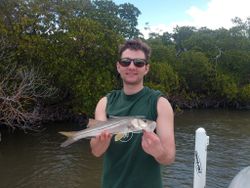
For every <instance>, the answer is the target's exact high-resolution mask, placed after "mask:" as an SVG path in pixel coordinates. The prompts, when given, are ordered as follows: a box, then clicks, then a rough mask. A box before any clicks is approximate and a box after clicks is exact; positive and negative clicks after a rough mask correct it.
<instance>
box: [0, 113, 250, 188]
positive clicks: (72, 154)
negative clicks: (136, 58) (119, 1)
mask: <svg viewBox="0 0 250 188" xmlns="http://www.w3.org/2000/svg"><path fill="white" fill-rule="evenodd" d="M66 126H67V128H69V125H62V124H60V125H56V126H55V125H53V126H52V125H50V126H49V127H50V128H49V129H48V130H46V131H44V132H41V133H35V134H28V135H27V134H26V135H25V134H23V133H15V134H12V135H7V134H2V141H1V142H0V177H1V178H0V187H5V188H8V187H9V188H12V187H21V188H30V187H37V188H39V187H42V188H50V187H60V188H68V187H72V188H74V187H75V188H79V187H91V188H99V187H100V176H101V169H102V160H101V159H100V158H95V157H93V156H92V155H91V154H90V152H89V143H88V142H89V141H88V140H81V141H79V142H77V143H75V144H73V145H72V146H70V147H68V148H60V147H59V145H60V143H61V142H62V141H64V140H65V138H64V137H63V136H61V135H59V134H58V133H57V132H58V131H59V130H62V128H61V127H64V128H65V127H66ZM199 127H204V128H205V129H206V131H207V134H208V136H209V137H210V145H209V146H208V156H207V159H208V162H207V187H208V188H226V187H228V185H229V183H230V181H231V180H232V179H233V177H234V176H235V175H236V174H237V173H238V172H239V171H240V169H242V168H243V167H245V166H249V165H250V161H249V158H250V111H240V112H239V111H236V112H235V111H234V112H230V111H215V110H211V111H208V110H204V111H202V110H199V111H188V112H185V113H184V114H183V115H181V116H177V117H176V120H175V132H176V147H177V155H176V162H175V163H174V164H173V165H171V166H166V167H163V168H162V176H163V181H164V185H166V186H167V187H170V188H176V187H178V188H190V187H192V184H193V155H194V133H195V130H196V129H197V128H199Z"/></svg>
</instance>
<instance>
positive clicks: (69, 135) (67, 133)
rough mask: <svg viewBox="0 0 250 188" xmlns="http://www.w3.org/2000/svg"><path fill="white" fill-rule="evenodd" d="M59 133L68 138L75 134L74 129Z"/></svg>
mask: <svg viewBox="0 0 250 188" xmlns="http://www.w3.org/2000/svg"><path fill="white" fill-rule="evenodd" d="M59 133H60V134H62V135H64V136H67V137H68V138H72V137H73V136H74V135H75V132H74V131H69V132H63V131H62V132H59Z"/></svg>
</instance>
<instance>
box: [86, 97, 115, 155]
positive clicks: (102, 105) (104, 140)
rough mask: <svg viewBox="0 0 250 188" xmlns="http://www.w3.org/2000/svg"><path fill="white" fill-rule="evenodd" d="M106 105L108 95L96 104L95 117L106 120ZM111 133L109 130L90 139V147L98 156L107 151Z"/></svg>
mask: <svg viewBox="0 0 250 188" xmlns="http://www.w3.org/2000/svg"><path fill="white" fill-rule="evenodd" d="M106 105H107V97H103V98H102V99H101V100H100V101H99V102H98V103H97V106H96V110H95V119H96V120H101V121H106V120H107V117H106ZM111 137H112V136H111V134H109V133H107V132H103V133H101V134H100V135H98V136H96V137H95V138H92V139H91V140H90V147H91V151H92V154H93V155H94V156H96V157H100V156H101V155H103V154H104V153H105V151H106V150H107V149H108V147H109V144H110V140H111Z"/></svg>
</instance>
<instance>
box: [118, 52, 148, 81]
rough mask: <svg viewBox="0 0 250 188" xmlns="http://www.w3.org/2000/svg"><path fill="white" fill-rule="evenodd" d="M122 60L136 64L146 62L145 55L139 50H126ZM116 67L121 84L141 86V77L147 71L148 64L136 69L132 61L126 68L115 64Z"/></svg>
mask: <svg viewBox="0 0 250 188" xmlns="http://www.w3.org/2000/svg"><path fill="white" fill-rule="evenodd" d="M122 59H126V60H135V61H137V63H143V62H146V57H145V54H144V53H143V52H142V51H141V50H130V49H127V50H125V51H124V52H123V53H122V55H121V60H122ZM140 61H141V62H140ZM116 67H117V71H118V72H119V73H120V76H121V78H122V80H123V83H124V84H128V85H137V84H143V77H144V76H145V75H146V74H147V73H148V71H149V64H145V65H143V66H142V65H141V66H139V67H138V66H136V65H135V63H134V61H132V62H131V63H130V64H129V65H128V66H124V65H122V64H120V63H119V62H117V64H116Z"/></svg>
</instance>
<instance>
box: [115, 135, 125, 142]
mask: <svg viewBox="0 0 250 188" xmlns="http://www.w3.org/2000/svg"><path fill="white" fill-rule="evenodd" d="M125 135H126V134H124V133H118V134H116V135H115V142H117V141H119V140H121V139H122V138H123V137H124V136H125Z"/></svg>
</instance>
